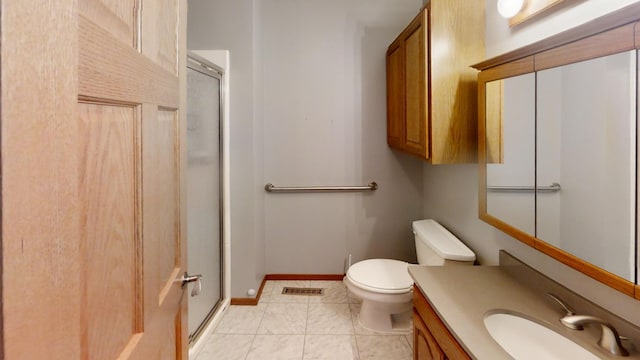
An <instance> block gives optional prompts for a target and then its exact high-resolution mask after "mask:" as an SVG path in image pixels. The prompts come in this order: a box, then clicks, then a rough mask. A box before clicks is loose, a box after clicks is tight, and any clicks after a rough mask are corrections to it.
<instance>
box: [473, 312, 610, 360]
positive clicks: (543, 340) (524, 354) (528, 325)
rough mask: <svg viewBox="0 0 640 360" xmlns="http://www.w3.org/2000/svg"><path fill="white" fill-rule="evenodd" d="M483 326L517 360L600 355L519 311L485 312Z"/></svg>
mask: <svg viewBox="0 0 640 360" xmlns="http://www.w3.org/2000/svg"><path fill="white" fill-rule="evenodd" d="M484 326H485V327H486V328H487V330H489V334H491V336H492V337H493V339H494V340H495V341H496V342H497V343H498V344H500V346H501V347H502V348H503V349H504V350H505V351H506V352H507V353H509V355H511V356H512V357H513V358H514V359H516V360H529V359H531V360H540V359H548V360H554V359H558V360H566V359H581V360H590V359H594V360H598V359H600V358H599V357H597V356H595V355H593V354H592V353H590V352H589V351H587V350H585V349H584V348H583V347H581V346H580V345H578V344H576V343H575V342H573V341H571V340H569V339H567V338H566V337H564V336H562V335H560V334H558V333H557V332H555V331H553V330H551V329H549V328H547V327H545V326H543V325H540V324H538V323H536V322H534V321H531V320H528V319H525V318H523V317H521V316H518V315H512V314H508V313H502V312H500V313H491V314H489V315H486V316H485V318H484Z"/></svg>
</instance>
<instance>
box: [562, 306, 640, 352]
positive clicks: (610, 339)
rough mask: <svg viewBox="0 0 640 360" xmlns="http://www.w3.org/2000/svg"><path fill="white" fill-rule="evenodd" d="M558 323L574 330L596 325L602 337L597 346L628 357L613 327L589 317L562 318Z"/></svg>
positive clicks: (572, 316)
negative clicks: (599, 328) (598, 326)
mask: <svg viewBox="0 0 640 360" xmlns="http://www.w3.org/2000/svg"><path fill="white" fill-rule="evenodd" d="M560 322H561V323H562V324H563V325H565V326H567V327H569V328H571V329H574V326H580V327H582V325H586V324H598V325H600V327H601V328H602V335H600V340H598V345H600V346H601V347H602V348H604V349H606V350H607V351H609V352H610V353H612V354H614V355H618V356H629V352H628V351H627V349H625V348H624V347H623V346H622V343H621V342H620V335H618V331H616V329H615V328H614V327H613V325H611V324H609V323H608V322H606V321H604V320H602V319H600V318H598V317H595V316H590V315H571V316H565V317H563V318H562V319H560Z"/></svg>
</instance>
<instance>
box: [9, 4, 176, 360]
mask: <svg viewBox="0 0 640 360" xmlns="http://www.w3.org/2000/svg"><path fill="white" fill-rule="evenodd" d="M1 6H2V24H1V37H2V39H1V41H2V42H1V43H2V50H1V51H2V52H1V70H0V71H1V88H2V89H1V102H2V103H1V108H0V109H1V110H0V111H1V116H2V118H1V140H0V141H1V142H0V152H1V159H2V163H1V165H2V170H1V171H2V178H1V179H2V314H3V315H2V331H1V332H0V334H1V336H2V338H1V342H2V346H1V347H0V349H1V353H0V358H4V359H91V360H94V359H114V358H124V359H186V358H187V342H186V335H187V332H186V304H187V301H186V299H184V296H185V295H184V294H183V290H182V288H181V283H180V279H181V277H182V273H183V272H184V271H185V270H186V268H185V266H186V251H185V249H186V247H185V242H184V239H186V238H185V236H184V221H183V218H184V213H185V212H184V198H185V197H184V187H183V186H182V180H183V179H182V174H183V173H184V169H183V164H184V155H183V154H184V151H183V146H182V144H183V135H184V133H185V121H184V119H185V118H183V116H184V115H186V114H184V111H183V110H184V101H185V98H184V96H183V94H184V93H185V91H184V89H185V88H184V72H185V71H186V66H185V62H184V59H186V57H185V56H186V54H185V41H184V40H185V29H186V21H185V20H186V0H154V1H152V0H78V1H77V2H76V1H57V0H32V1H22V0H2V2H1Z"/></svg>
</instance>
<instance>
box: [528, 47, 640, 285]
mask: <svg viewBox="0 0 640 360" xmlns="http://www.w3.org/2000/svg"><path fill="white" fill-rule="evenodd" d="M635 74H636V56H635V51H629V52H624V53H619V54H615V55H610V56H606V57H602V58H598V59H593V60H589V61H583V62H579V63H574V64H570V65H565V66H561V67H557V68H552V69H548V70H543V71H539V72H538V73H537V76H538V78H537V84H536V86H537V175H536V176H537V179H536V181H537V184H538V185H548V184H551V183H553V182H558V183H560V184H561V185H562V190H561V191H559V192H545V193H538V194H537V213H536V218H537V228H536V236H537V237H538V238H539V239H542V240H544V241H545V242H547V243H549V244H551V245H553V246H556V247H558V248H560V249H563V250H565V251H567V252H569V253H571V254H573V255H576V256H578V257H580V258H582V259H584V260H586V261H588V262H590V263H592V264H594V265H597V266H599V267H601V268H603V269H605V270H607V271H609V272H611V273H614V274H616V275H619V276H621V277H623V278H625V279H627V280H630V281H634V280H635V252H634V249H635V197H636V192H635V183H636V168H635V167H636V110H635V106H636V99H635V96H636V80H635ZM531 137H533V136H531Z"/></svg>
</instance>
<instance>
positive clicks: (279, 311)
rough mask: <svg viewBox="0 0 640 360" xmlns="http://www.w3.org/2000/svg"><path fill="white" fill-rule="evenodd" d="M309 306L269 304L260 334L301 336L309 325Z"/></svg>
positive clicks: (259, 329) (259, 328)
mask: <svg viewBox="0 0 640 360" xmlns="http://www.w3.org/2000/svg"><path fill="white" fill-rule="evenodd" d="M308 306H309V305H308V304H288V303H269V304H268V305H267V309H266V310H265V313H264V317H263V318H262V322H261V323H260V326H259V327H258V334H291V335H295V334H301V335H304V332H305V329H306V324H307V309H308Z"/></svg>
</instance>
